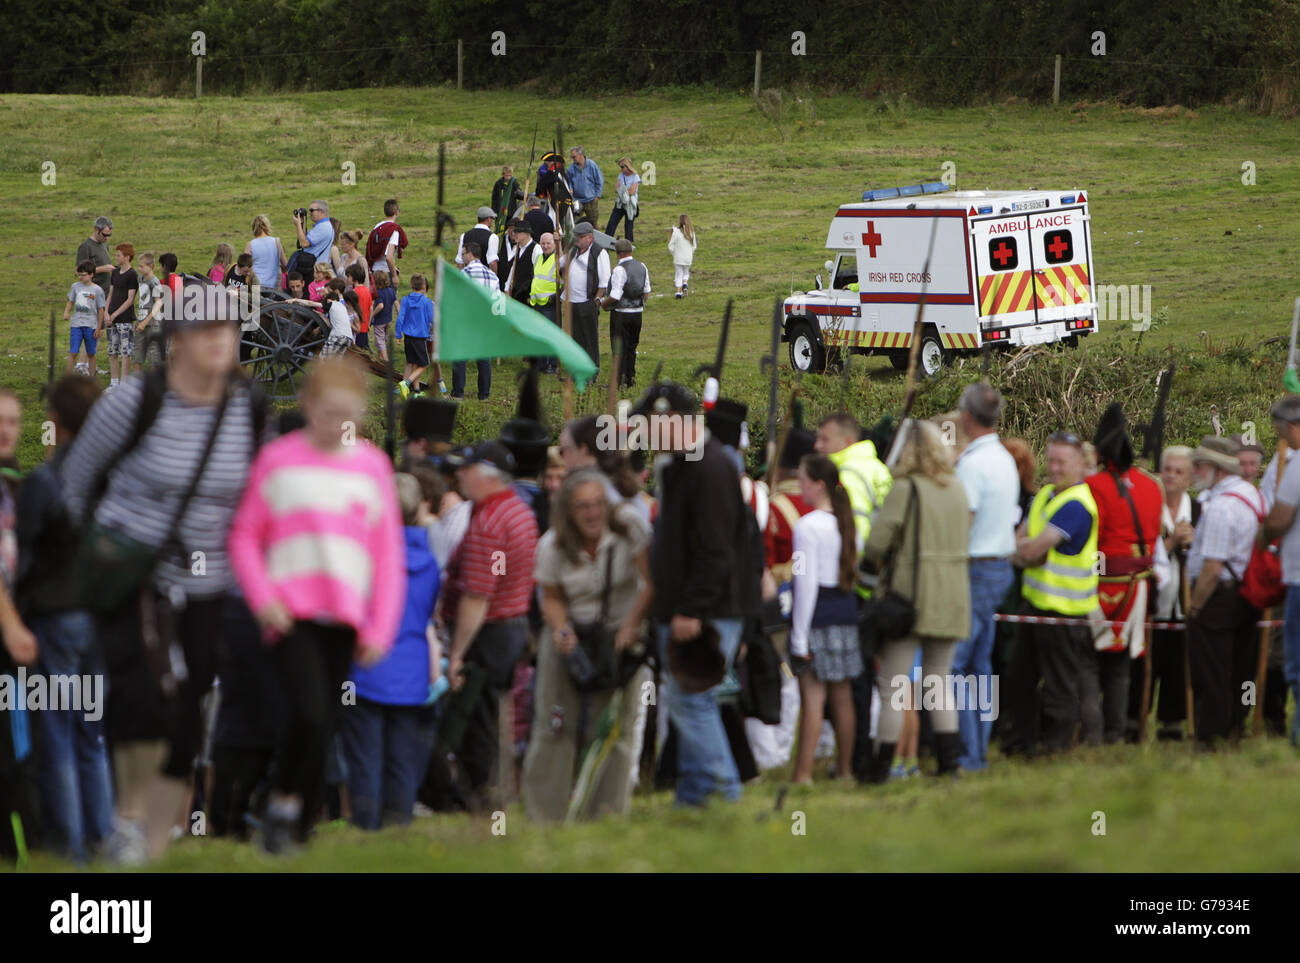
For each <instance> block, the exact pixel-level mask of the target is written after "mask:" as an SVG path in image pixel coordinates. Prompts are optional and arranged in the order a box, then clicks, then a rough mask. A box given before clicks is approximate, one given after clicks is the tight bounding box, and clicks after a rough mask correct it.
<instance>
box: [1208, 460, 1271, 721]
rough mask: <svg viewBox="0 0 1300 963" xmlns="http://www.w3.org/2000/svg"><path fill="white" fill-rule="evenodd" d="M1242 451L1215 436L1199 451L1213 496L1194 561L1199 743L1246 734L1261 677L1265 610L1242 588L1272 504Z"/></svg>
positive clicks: (1210, 499)
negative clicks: (1244, 473) (1246, 698)
mask: <svg viewBox="0 0 1300 963" xmlns="http://www.w3.org/2000/svg"><path fill="white" fill-rule="evenodd" d="M1240 448H1241V446H1240V445H1238V444H1237V443H1236V442H1234V441H1232V439H1230V438H1220V437H1217V436H1215V435H1207V436H1205V437H1204V438H1202V439H1201V445H1200V447H1199V448H1197V449H1196V450H1195V451H1194V452H1192V469H1193V471H1195V472H1196V483H1197V485H1198V486H1199V487H1200V489H1201V491H1202V492H1204V493H1206V494H1207V495H1208V497H1207V498H1205V501H1204V502H1203V504H1202V509H1201V518H1200V521H1199V522H1197V524H1196V534H1195V535H1194V536H1193V538H1192V550H1191V552H1189V553H1188V556H1187V580H1188V581H1189V582H1191V583H1192V593H1191V600H1190V602H1189V604H1188V607H1187V661H1188V665H1189V668H1190V669H1191V676H1192V696H1193V698H1194V699H1195V704H1194V715H1193V718H1194V719H1195V720H1196V741H1197V742H1198V743H1203V744H1209V743H1212V742H1214V741H1215V740H1217V739H1227V738H1228V737H1229V736H1230V735H1232V733H1233V732H1234V731H1237V732H1239V731H1240V727H1241V724H1242V722H1244V721H1245V718H1246V707H1245V706H1244V705H1242V700H1241V693H1242V691H1243V689H1242V686H1243V685H1244V684H1245V683H1247V682H1253V681H1254V678H1255V657H1256V648H1257V646H1258V644H1259V640H1258V638H1257V637H1256V632H1255V619H1256V617H1257V616H1258V610H1256V609H1255V608H1254V607H1252V606H1251V605H1250V604H1248V603H1247V602H1246V600H1245V599H1243V598H1242V597H1241V591H1240V585H1241V579H1242V577H1243V576H1244V575H1245V572H1246V565H1247V564H1248V563H1249V562H1250V554H1251V549H1252V547H1253V546H1254V544H1255V536H1256V534H1257V532H1258V529H1259V519H1260V518H1261V517H1262V516H1263V514H1264V502H1263V499H1262V498H1261V497H1260V494H1259V492H1258V491H1257V490H1256V489H1255V487H1254V486H1253V485H1251V484H1249V483H1248V482H1247V481H1246V480H1245V479H1244V478H1242V477H1241V464H1240V463H1239V462H1238V461H1237V454H1238V452H1239V450H1240ZM1279 498H1280V496H1279Z"/></svg>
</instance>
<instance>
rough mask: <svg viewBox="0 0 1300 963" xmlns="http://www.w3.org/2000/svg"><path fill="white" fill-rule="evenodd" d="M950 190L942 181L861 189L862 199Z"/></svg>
mask: <svg viewBox="0 0 1300 963" xmlns="http://www.w3.org/2000/svg"><path fill="white" fill-rule="evenodd" d="M946 190H950V188H949V187H948V185H947V184H945V183H944V182H943V181H927V182H926V183H924V184H908V185H907V186H906V187H881V188H878V189H876V190H874V191H863V192H862V199H863V200H864V201H892V200H895V199H896V198H899V197H915V196H916V195H917V194H942V193H943V192H944V191H946Z"/></svg>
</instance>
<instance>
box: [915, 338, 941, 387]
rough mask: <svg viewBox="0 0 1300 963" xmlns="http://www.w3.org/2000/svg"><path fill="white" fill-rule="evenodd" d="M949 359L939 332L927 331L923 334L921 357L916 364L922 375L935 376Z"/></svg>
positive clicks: (925, 376)
mask: <svg viewBox="0 0 1300 963" xmlns="http://www.w3.org/2000/svg"><path fill="white" fill-rule="evenodd" d="M947 361H948V352H947V351H946V350H944V347H943V342H942V341H940V340H939V335H938V333H937V332H935V331H927V332H925V334H923V335H921V357H920V359H919V360H918V361H917V365H916V367H917V369H918V373H919V374H920V375H921V377H923V378H933V377H934V376H935V375H937V374H938V373H939V372H940V371H941V370H942V369H943V366H944V365H945V364H946V363H947Z"/></svg>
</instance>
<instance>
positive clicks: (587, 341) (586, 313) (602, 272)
mask: <svg viewBox="0 0 1300 963" xmlns="http://www.w3.org/2000/svg"><path fill="white" fill-rule="evenodd" d="M594 230H595V229H594V228H593V227H592V226H591V224H590V223H589V222H587V221H579V222H578V226H577V227H575V228H574V229H573V243H574V245H575V246H574V247H573V248H570V250H569V256H568V259H567V260H568V263H569V265H570V266H569V267H567V268H566V273H567V277H566V279H565V280H566V284H567V286H566V288H565V291H564V297H565V300H567V301H570V302H571V303H572V304H573V331H572V337H573V340H574V341H576V342H578V344H579V345H581V346H582V348H583V349H584V350H585V351H586V352H587V354H588V355H590V356H591V360H592V362H593V363H594V364H595V365H596V368H597V370H599V368H600V334H599V327H600V304H599V302H600V300H601V299H602V298H603V297H604V296H605V292H606V291H608V290H609V275H610V270H609V255H608V254H607V253H606V252H605V251H602V250H600V248H598V247H596V245H595V237H594V235H593V233H592V232H593V231H594ZM593 261H595V263H596V268H595V270H591V262H593ZM588 383H589V384H590V382H588Z"/></svg>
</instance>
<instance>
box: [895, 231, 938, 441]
mask: <svg viewBox="0 0 1300 963" xmlns="http://www.w3.org/2000/svg"><path fill="white" fill-rule="evenodd" d="M938 232H939V218H937V217H936V218H935V219H934V223H933V224H932V225H930V246H929V247H928V248H926V251H925V266H924V267H923V268H922V269H921V297H920V300H918V301H917V302H916V320H915V321H914V322H913V324H912V345H911V349H910V350H909V351H908V353H907V381H906V384H907V393H906V395H905V396H904V398H903V414H902V416H901V417H900V418H899V419H898V424H897V425H896V426H895V428H894V437H893V438H891V439H890V443H889V456H888V457H887V458H886V460H885V464H887V465H889V466H890V467H893V465H894V463H895V462H896V461H897V460H898V455H899V453H900V452H901V450H902V442H903V425H904V424H906V423H907V419H908V416H909V415H911V413H912V403H913V402H915V401H916V363H917V361H918V360H919V359H920V357H921V329H922V327H923V324H924V317H923V316H924V313H925V296H926V294H927V292H928V291H929V290H930V257H931V256H932V255H933V254H934V238H935V235H936V234H938Z"/></svg>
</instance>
